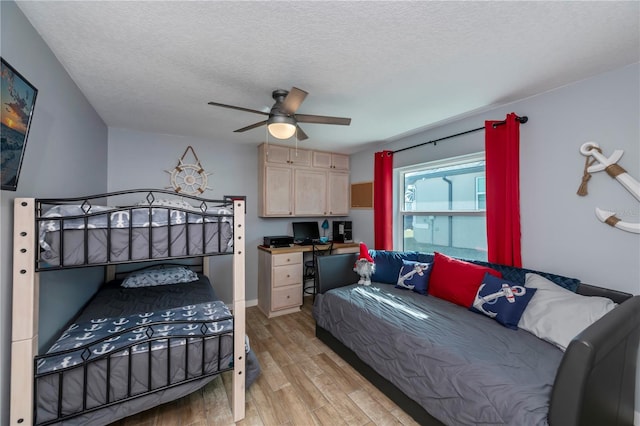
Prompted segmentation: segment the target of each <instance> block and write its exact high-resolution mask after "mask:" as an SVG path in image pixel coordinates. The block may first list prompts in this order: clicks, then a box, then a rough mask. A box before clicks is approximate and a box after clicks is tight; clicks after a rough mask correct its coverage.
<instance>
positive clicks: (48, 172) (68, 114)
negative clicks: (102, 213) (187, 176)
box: [0, 1, 107, 425]
mask: <svg viewBox="0 0 640 426" xmlns="http://www.w3.org/2000/svg"><path fill="white" fill-rule="evenodd" d="M0 21H1V24H0V28H1V36H0V40H1V52H2V58H4V59H5V60H6V61H7V62H9V63H10V64H11V65H12V66H13V67H14V68H15V69H16V70H17V71H18V72H20V73H21V74H22V75H23V76H24V77H25V78H26V79H27V80H29V82H30V83H31V84H32V85H34V86H35V87H36V88H37V89H38V96H37V99H36V105H35V109H34V113H33V119H32V124H31V130H30V131H29V138H28V140H27V146H26V151H25V158H24V162H23V165H22V171H21V173H20V178H19V180H18V189H17V191H15V192H11V191H2V192H1V199H0V236H1V237H0V265H1V272H0V424H3V425H6V424H9V383H10V360H11V356H10V349H11V299H12V294H13V293H12V287H13V285H12V281H13V280H12V268H11V265H12V262H13V255H12V248H13V200H14V198H15V197H64V196H74V195H79V194H93V193H102V192H104V191H105V189H106V181H107V165H106V154H107V128H106V126H105V125H104V123H103V122H102V120H101V119H100V117H99V116H98V115H97V114H96V112H95V111H94V110H93V108H92V107H91V105H90V104H89V103H88V102H87V100H86V99H85V97H84V95H83V94H82V93H81V92H80V90H79V89H78V87H77V86H76V85H75V83H74V82H73V81H72V80H71V78H70V77H69V75H68V74H67V73H66V71H65V70H64V68H63V67H62V66H61V65H60V63H59V62H58V60H57V59H56V57H55V56H54V55H53V53H52V52H51V50H49V48H48V47H47V45H46V44H45V43H44V41H43V40H42V39H41V38H40V36H39V35H38V33H37V32H36V31H35V30H34V29H33V27H32V26H31V24H30V23H29V22H28V21H27V19H26V18H25V17H24V15H23V14H22V12H21V11H20V9H19V8H18V7H17V6H16V4H15V3H14V2H12V1H2V2H0ZM95 269H96V268H92V269H91V270H87V269H85V270H82V271H80V270H75V271H68V272H63V273H57V272H49V273H46V274H42V276H41V281H40V296H41V303H40V331H39V337H40V342H41V343H42V342H46V341H47V340H49V338H50V337H51V336H52V334H53V333H55V332H56V331H57V330H58V328H59V327H61V326H62V325H63V324H64V323H65V322H66V321H67V320H69V319H70V318H71V317H72V316H73V315H74V314H75V312H76V311H77V309H78V308H79V307H80V306H82V305H83V304H84V302H85V301H86V300H87V299H88V298H89V297H90V296H91V295H92V294H93V293H94V291H95V289H96V288H97V285H98V284H99V282H100V279H101V276H102V274H101V271H96V270H95ZM68 277H71V278H72V280H73V281H70V280H68V279H67V278H68ZM79 279H81V280H82V285H78V284H77V281H78V280H79ZM70 282H75V285H70V284H69V283H70Z"/></svg>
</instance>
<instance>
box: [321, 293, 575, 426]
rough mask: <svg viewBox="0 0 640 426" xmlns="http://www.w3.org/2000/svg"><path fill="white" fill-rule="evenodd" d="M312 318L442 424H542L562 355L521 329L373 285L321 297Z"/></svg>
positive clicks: (543, 423) (413, 295) (427, 299)
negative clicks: (509, 327)
mask: <svg viewBox="0 0 640 426" xmlns="http://www.w3.org/2000/svg"><path fill="white" fill-rule="evenodd" d="M313 315H314V318H315V319H316V322H317V324H318V325H319V326H320V327H322V328H324V329H326V330H327V331H329V332H330V333H331V334H332V335H333V336H335V337H336V338H337V339H338V340H340V341H341V342H342V343H343V344H345V345H346V346H347V347H349V348H350V349H351V350H352V351H354V352H355V353H356V354H357V355H358V357H359V358H360V359H362V360H363V361H364V362H365V363H367V364H368V365H369V366H371V367H372V368H374V369H375V370H376V371H377V372H378V373H379V374H380V375H382V376H383V377H385V378H386V379H387V380H389V381H391V382H392V383H393V384H394V385H396V386H397V387H398V388H399V389H401V390H402V391H403V392H404V393H405V394H406V395H408V396H409V397H410V398H411V399H413V400H414V401H416V402H417V403H419V404H420V405H421V406H422V407H423V408H424V409H425V410H426V411H428V412H429V413H430V414H431V415H432V416H434V417H435V418H437V419H439V420H440V421H442V422H443V423H445V424H448V425H518V426H521V425H545V424H547V413H548V409H549V400H550V396H551V387H552V385H553V382H554V379H555V375H556V371H557V369H558V366H559V364H560V361H561V359H562V356H563V352H562V351H560V350H559V349H557V348H556V347H555V346H553V345H551V344H549V343H547V342H545V341H543V340H540V339H538V338H537V337H535V336H534V335H532V334H530V333H528V332H526V331H524V330H511V329H508V328H506V327H503V326H502V325H500V324H499V323H498V322H496V321H494V320H493V319H491V318H488V317H485V316H483V315H480V314H477V313H473V312H471V311H469V310H468V309H465V308H463V307H460V306H457V305H454V304H452V303H449V302H447V301H444V300H441V299H438V298H436V297H431V296H423V295H420V294H417V293H415V292H412V291H407V290H401V289H396V288H394V286H393V285H388V284H378V283H374V284H373V285H371V286H358V285H351V286H346V287H342V288H337V289H333V290H330V291H328V292H327V293H325V294H320V295H318V296H316V301H315V304H314V308H313Z"/></svg>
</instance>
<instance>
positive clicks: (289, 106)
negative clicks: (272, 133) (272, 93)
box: [280, 87, 308, 115]
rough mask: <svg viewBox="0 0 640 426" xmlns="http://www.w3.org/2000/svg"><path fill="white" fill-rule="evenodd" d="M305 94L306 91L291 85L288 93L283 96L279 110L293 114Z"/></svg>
mask: <svg viewBox="0 0 640 426" xmlns="http://www.w3.org/2000/svg"><path fill="white" fill-rule="evenodd" d="M307 95H308V93H307V92H305V91H304V90H301V89H298V88H297V87H292V88H291V90H290V91H289V94H288V95H287V96H286V97H285V98H284V101H282V105H281V106H280V111H282V112H284V113H285V114H289V115H291V114H294V113H295V112H296V111H297V110H298V108H300V105H301V104H302V101H304V98H306V97H307Z"/></svg>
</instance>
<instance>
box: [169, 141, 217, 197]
mask: <svg viewBox="0 0 640 426" xmlns="http://www.w3.org/2000/svg"><path fill="white" fill-rule="evenodd" d="M189 151H191V154H193V158H194V159H195V160H196V162H195V163H191V164H189V163H186V164H185V163H184V159H185V157H186V156H187V152H189ZM165 172H167V173H169V174H170V175H171V186H168V187H167V189H171V188H173V190H174V191H176V192H177V193H179V194H187V195H200V194H202V193H203V192H204V191H205V190H207V189H211V188H209V187H208V186H207V181H208V179H207V176H209V175H210V174H211V173H207V172H206V171H205V170H204V168H203V167H202V164H200V159H199V158H198V156H197V155H196V152H195V151H194V150H193V148H192V147H191V145H189V146H188V147H187V149H185V150H184V154H182V157H180V158H179V159H178V165H177V166H176V167H175V168H174V169H173V170H165Z"/></svg>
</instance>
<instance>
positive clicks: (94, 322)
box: [91, 318, 108, 324]
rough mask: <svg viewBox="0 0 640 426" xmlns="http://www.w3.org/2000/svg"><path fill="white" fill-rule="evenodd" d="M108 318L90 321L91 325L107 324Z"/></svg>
mask: <svg viewBox="0 0 640 426" xmlns="http://www.w3.org/2000/svg"><path fill="white" fill-rule="evenodd" d="M107 320H108V318H99V319H92V320H91V324H100V323H103V322H107Z"/></svg>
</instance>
